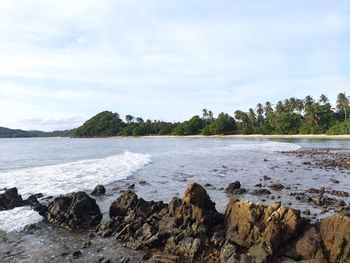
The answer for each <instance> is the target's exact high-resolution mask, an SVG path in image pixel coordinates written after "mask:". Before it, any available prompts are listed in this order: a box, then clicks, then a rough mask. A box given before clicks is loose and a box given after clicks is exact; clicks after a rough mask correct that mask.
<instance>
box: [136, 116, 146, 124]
mask: <svg viewBox="0 0 350 263" xmlns="http://www.w3.org/2000/svg"><path fill="white" fill-rule="evenodd" d="M136 122H137V123H139V124H142V123H144V120H143V119H142V118H141V117H137V118H136Z"/></svg>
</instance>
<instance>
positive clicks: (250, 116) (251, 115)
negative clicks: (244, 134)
mask: <svg viewBox="0 0 350 263" xmlns="http://www.w3.org/2000/svg"><path fill="white" fill-rule="evenodd" d="M248 119H249V120H250V123H251V125H252V127H253V129H254V124H255V122H256V116H255V112H254V110H253V109H252V108H250V109H249V111H248Z"/></svg>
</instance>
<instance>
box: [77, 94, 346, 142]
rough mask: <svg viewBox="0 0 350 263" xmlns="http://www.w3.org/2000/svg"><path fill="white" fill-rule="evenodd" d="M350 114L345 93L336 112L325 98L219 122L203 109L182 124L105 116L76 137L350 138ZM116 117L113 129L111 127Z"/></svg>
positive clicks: (295, 101)
mask: <svg viewBox="0 0 350 263" xmlns="http://www.w3.org/2000/svg"><path fill="white" fill-rule="evenodd" d="M349 113H350V104H349V99H348V97H347V96H346V94H345V93H340V94H339V95H338V97H337V101H336V108H335V109H333V108H332V106H331V104H330V102H329V100H328V97H327V96H326V95H324V94H322V95H321V96H320V98H319V99H318V100H317V101H316V100H314V99H313V98H312V97H311V96H306V97H305V98H304V99H298V98H293V97H292V98H289V99H285V100H284V101H278V102H277V103H276V105H275V106H273V105H272V103H271V102H269V101H267V102H265V103H264V104H262V103H258V104H257V106H256V107H255V109H254V108H250V109H249V110H248V111H247V112H244V111H242V110H236V111H235V112H234V116H230V115H229V114H227V113H220V114H219V115H218V117H217V118H215V117H214V114H213V112H212V111H210V110H207V109H203V111H202V116H198V115H196V116H193V117H192V118H191V119H189V120H187V121H184V122H181V123H170V122H161V121H150V120H147V121H146V122H145V121H144V120H143V119H142V118H140V117H137V118H135V117H134V116H132V115H126V117H125V122H123V121H121V120H120V119H119V115H118V114H117V113H112V112H102V113H99V114H98V115H96V116H95V117H93V118H92V119H90V120H88V121H87V122H86V123H85V124H84V125H83V126H81V127H79V128H78V129H77V132H76V136H110V135H122V136H143V135H198V134H203V135H221V134H222V135H225V134H324V133H327V134H350V131H349V122H348V121H347V117H348V114H349ZM112 116H114V121H112V124H113V125H114V126H113V127H111V125H110V124H108V123H110V119H111V118H112ZM112 119H113V118H112ZM92 131H93V132H92Z"/></svg>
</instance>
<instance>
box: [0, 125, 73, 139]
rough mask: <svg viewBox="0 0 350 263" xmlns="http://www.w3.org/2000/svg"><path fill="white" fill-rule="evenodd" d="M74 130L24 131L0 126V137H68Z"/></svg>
mask: <svg viewBox="0 0 350 263" xmlns="http://www.w3.org/2000/svg"><path fill="white" fill-rule="evenodd" d="M74 132H75V130H65V131H53V132H43V131H24V130H19V129H9V128H5V127H0V138H27V137H68V136H72V135H73V134H74Z"/></svg>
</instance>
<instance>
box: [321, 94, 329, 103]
mask: <svg viewBox="0 0 350 263" xmlns="http://www.w3.org/2000/svg"><path fill="white" fill-rule="evenodd" d="M319 102H320V103H322V104H323V105H325V104H326V103H328V102H329V99H328V97H327V96H326V95H324V94H321V96H320V99H319Z"/></svg>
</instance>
